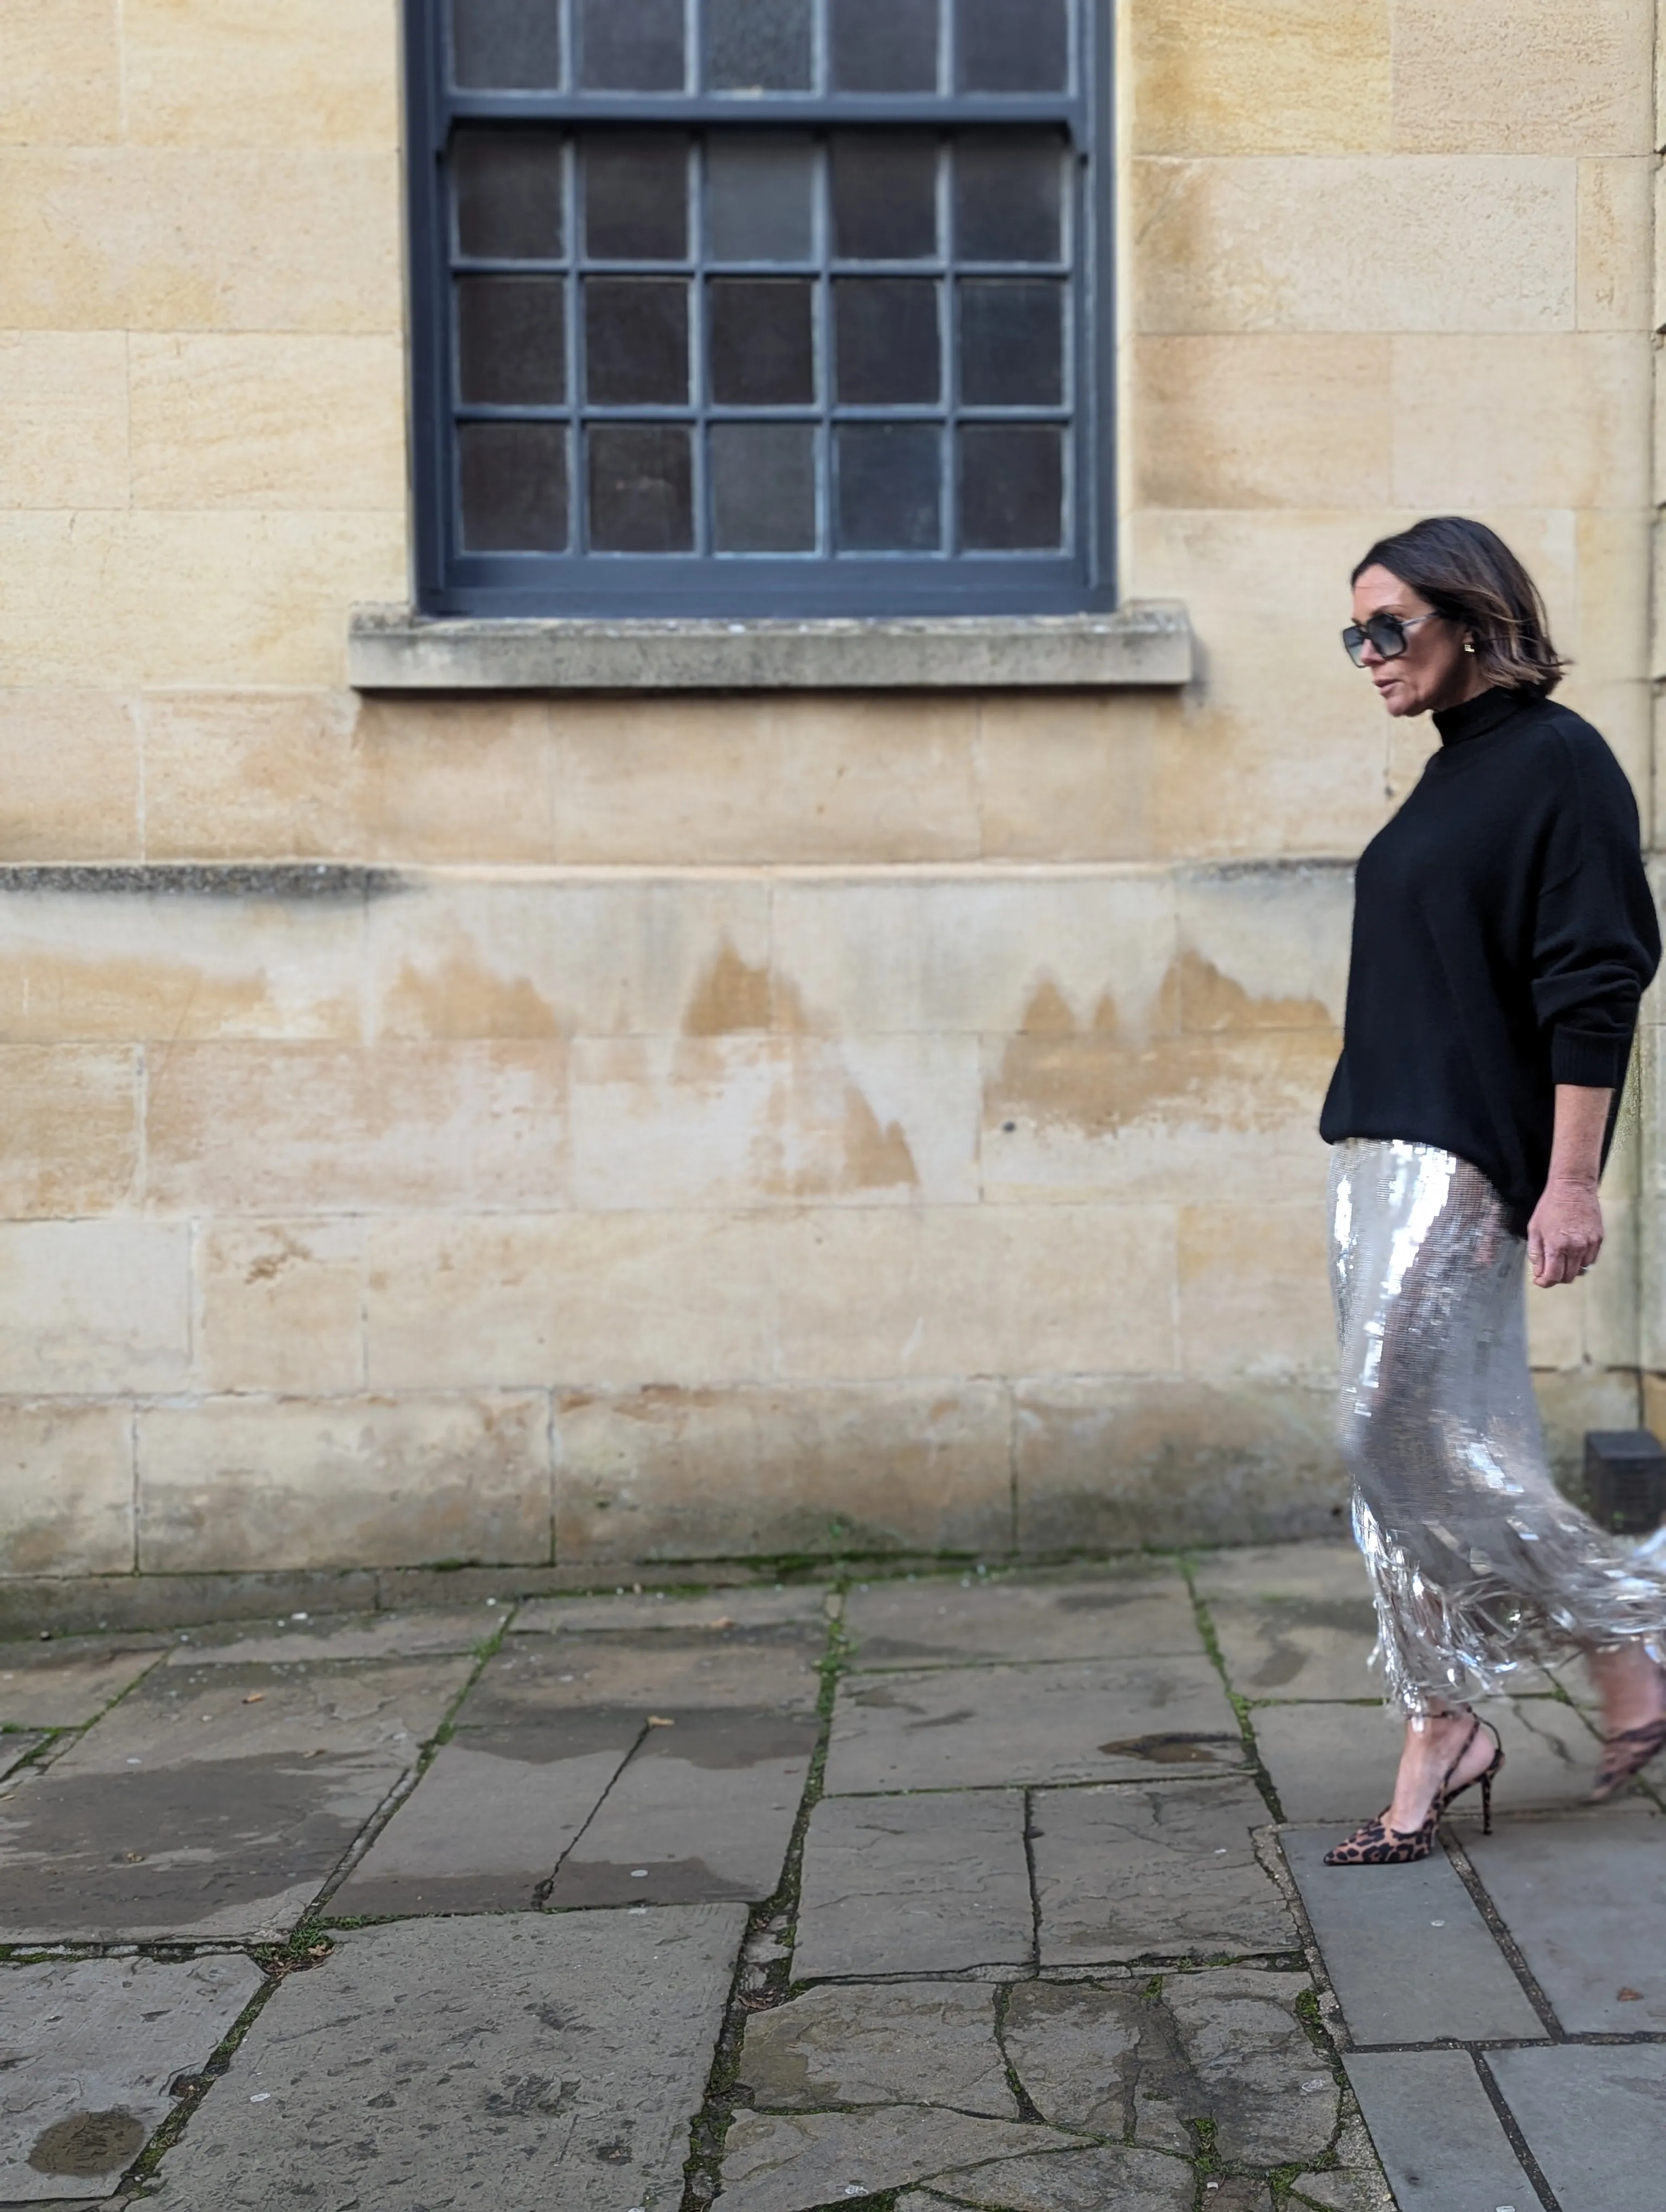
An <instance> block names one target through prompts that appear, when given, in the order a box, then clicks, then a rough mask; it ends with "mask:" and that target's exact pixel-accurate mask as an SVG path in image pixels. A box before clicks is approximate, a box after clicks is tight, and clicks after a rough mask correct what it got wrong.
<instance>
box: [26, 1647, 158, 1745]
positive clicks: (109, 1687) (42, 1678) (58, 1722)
mask: <svg viewBox="0 0 1666 2212" xmlns="http://www.w3.org/2000/svg"><path fill="white" fill-rule="evenodd" d="M166 1650H167V1644H166V1643H165V1642H164V1640H163V1639H162V1638H160V1637H155V1638H151V1637H93V1636H80V1637H76V1638H74V1639H73V1641H64V1642H60V1643H55V1644H33V1645H31V1644H0V1722H3V1723H5V1724H6V1725H7V1726H8V1727H10V1728H39V1729H69V1728H84V1727H85V1726H86V1725H87V1723H88V1721H90V1720H94V1719H96V1718H97V1717H98V1715H99V1714H100V1713H101V1712H102V1711H104V1709H105V1707H106V1705H110V1704H112V1703H113V1701H114V1700H115V1699H117V1698H119V1697H120V1695H121V1693H122V1692H123V1691H124V1690H125V1689H128V1688H130V1687H131V1686H132V1684H133V1683H135V1682H137V1680H138V1679H139V1677H140V1675H141V1674H147V1673H148V1672H149V1669H150V1668H152V1667H154V1666H155V1665H156V1664H157V1662H158V1661H159V1660H160V1659H161V1656H162V1654H163V1653H164V1652H165V1651H166Z"/></svg>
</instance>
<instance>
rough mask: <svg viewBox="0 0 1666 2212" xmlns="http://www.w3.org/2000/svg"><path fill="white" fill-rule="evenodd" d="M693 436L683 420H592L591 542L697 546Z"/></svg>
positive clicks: (619, 548)
mask: <svg viewBox="0 0 1666 2212" xmlns="http://www.w3.org/2000/svg"><path fill="white" fill-rule="evenodd" d="M689 437H690V434H689V432H688V431H687V430H686V429H684V427H683V426H682V424H681V423H671V422H654V423H648V422H597V423H593V425H592V426H591V429H590V433H589V436H588V440H587V444H588V447H589V477H590V543H591V545H592V546H593V549H594V550H596V551H597V552H598V553H688V552H691V551H692V550H693V547H694V489H693V487H694V470H693V465H692V459H691V456H690V450H689Z"/></svg>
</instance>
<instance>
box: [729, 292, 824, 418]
mask: <svg viewBox="0 0 1666 2212" xmlns="http://www.w3.org/2000/svg"><path fill="white" fill-rule="evenodd" d="M812 296H813V287H812V285H811V284H810V283H809V282H808V280H807V279H806V280H800V279H796V278H792V277H784V278H783V277H776V278H775V279H773V280H770V279H769V278H762V279H760V278H757V277H751V276H714V278H713V279H712V282H711V284H710V286H709V288H708V291H707V294H706V307H707V312H708V316H709V318H710V329H709V343H710V347H711V396H712V398H714V400H715V401H716V402H717V404H718V405H719V406H720V407H793V406H800V407H802V406H807V405H809V404H810V403H811V402H812V401H813V399H814V398H815V397H816V356H815V343H814V340H813V338H812V334H811V321H810V311H811V302H812Z"/></svg>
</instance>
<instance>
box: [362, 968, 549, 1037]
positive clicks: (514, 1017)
mask: <svg viewBox="0 0 1666 2212" xmlns="http://www.w3.org/2000/svg"><path fill="white" fill-rule="evenodd" d="M386 1020H387V1026H388V1027H389V1028H390V1029H391V1030H392V1031H393V1032H394V1034H395V1035H396V1036H425V1037H552V1036H560V1035H561V1024H560V1022H559V1021H558V1020H557V1019H556V1010H555V1008H554V1007H553V1006H551V1005H550V1002H549V1000H547V999H545V998H544V997H543V996H542V994H540V993H539V992H538V991H537V990H535V989H534V987H533V986H532V982H531V981H529V980H528V978H527V977H526V976H525V975H516V976H513V977H510V976H504V975H494V974H493V973H492V971H491V969H489V968H488V967H487V966H486V964H485V963H484V962H483V961H482V960H481V959H479V958H478V957H477V956H476V955H475V954H474V953H473V952H472V951H456V952H453V953H450V954H448V955H447V957H446V958H445V959H444V960H442V961H441V963H440V965H439V966H438V967H437V968H435V969H430V970H429V971H428V972H427V973H423V971H422V970H420V969H417V968H416V967H414V966H413V965H412V964H411V963H410V962H409V961H407V962H406V963H404V967H402V968H401V969H400V970H399V980H398V982H397V983H395V984H394V986H393V987H392V990H391V991H390V992H389V993H388V994H387V1003H386Z"/></svg>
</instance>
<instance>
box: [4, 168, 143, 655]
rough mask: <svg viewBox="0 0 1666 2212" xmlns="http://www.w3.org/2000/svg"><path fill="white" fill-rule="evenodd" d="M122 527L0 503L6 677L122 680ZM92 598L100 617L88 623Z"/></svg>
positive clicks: (114, 516)
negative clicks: (101, 615)
mask: <svg viewBox="0 0 1666 2212" xmlns="http://www.w3.org/2000/svg"><path fill="white" fill-rule="evenodd" d="M4 169H5V156H4V155H3V153H0V193H3V191H4V190H5V188H6V185H7V183H8V182H9V179H5V177H4V174H3V173H4ZM3 221H4V216H3V214H0V223H3ZM3 296H4V294H3V291H0V298H3ZM127 535H128V519H127V517H126V516H125V515H124V514H121V513H116V512H115V511H113V510H102V509H100V508H97V507H90V508H88V509H86V510H85V511H84V512H82V513H78V514H74V513H62V512H59V511H56V510H55V511H53V512H51V513H48V512H46V511H44V510H35V509H31V508H27V507H26V508H21V509H20V508H14V509H11V510H7V509H6V508H3V507H0V573H3V574H4V576H5V579H6V589H5V592H4V594H3V596H0V668H3V669H4V671H5V674H6V680H7V682H8V683H9V684H16V685H19V686H21V687H24V688H26V689H30V690H33V689H37V688H46V687H50V688H52V689H54V690H68V689H70V688H71V687H73V688H74V689H76V690H94V689H100V688H108V687H112V686H115V685H119V684H121V683H122V682H123V680H124V674H125V654H124V651H123V642H122V630H121V626H120V622H119V616H120V611H121V609H120V599H119V592H120V581H119V580H120V577H121V573H122V567H123V563H124V562H125V559H126V550H125V549H126V543H127ZM92 606H96V607H99V608H100V611H101V613H102V614H103V616H104V619H103V621H101V622H100V623H93V624H90V625H89V623H88V620H87V610H88V607H92Z"/></svg>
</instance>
